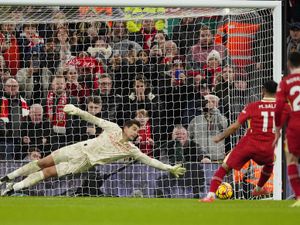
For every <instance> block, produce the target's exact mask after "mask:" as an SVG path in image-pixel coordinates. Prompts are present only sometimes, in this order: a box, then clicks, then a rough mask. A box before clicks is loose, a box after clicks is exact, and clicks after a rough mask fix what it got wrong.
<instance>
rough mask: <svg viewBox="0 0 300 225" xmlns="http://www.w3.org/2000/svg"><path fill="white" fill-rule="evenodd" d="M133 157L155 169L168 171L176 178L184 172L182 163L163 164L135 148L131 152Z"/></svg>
mask: <svg viewBox="0 0 300 225" xmlns="http://www.w3.org/2000/svg"><path fill="white" fill-rule="evenodd" d="M133 157H134V158H135V159H136V160H138V161H140V162H142V163H144V164H146V165H148V166H151V167H154V168H156V169H160V170H164V171H168V172H170V173H172V174H173V175H174V176H175V177H177V178H178V177H179V176H181V175H183V174H184V173H185V171H186V169H185V168H184V167H182V165H180V164H178V165H175V166H171V165H168V164H164V163H162V162H161V161H159V160H156V159H153V158H150V157H149V156H147V155H146V154H144V153H142V152H141V151H140V150H138V149H136V150H135V152H134V153H133Z"/></svg>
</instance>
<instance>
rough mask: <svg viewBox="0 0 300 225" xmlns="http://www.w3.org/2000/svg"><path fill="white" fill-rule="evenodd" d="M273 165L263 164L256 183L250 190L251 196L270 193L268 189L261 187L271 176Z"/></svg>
mask: <svg viewBox="0 0 300 225" xmlns="http://www.w3.org/2000/svg"><path fill="white" fill-rule="evenodd" d="M273 167H274V165H273V163H270V164H266V165H264V166H263V168H262V170H261V173H260V177H259V180H258V183H257V185H256V186H255V188H254V189H253V191H252V196H253V197H256V196H262V195H269V194H271V193H270V192H269V191H268V190H266V189H265V188H263V187H264V185H265V184H266V183H267V181H268V180H269V178H270V177H271V175H272V172H273Z"/></svg>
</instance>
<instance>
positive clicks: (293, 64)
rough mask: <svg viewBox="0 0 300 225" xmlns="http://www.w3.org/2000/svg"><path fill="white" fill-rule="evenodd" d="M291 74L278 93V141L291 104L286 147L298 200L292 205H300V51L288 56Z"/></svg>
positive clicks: (288, 168)
mask: <svg viewBox="0 0 300 225" xmlns="http://www.w3.org/2000/svg"><path fill="white" fill-rule="evenodd" d="M288 69H289V71H290V74H289V75H288V76H286V77H284V78H283V79H282V81H281V82H280V85H279V87H278V90H277V93H276V109H275V125H276V138H275V142H274V144H276V143H277V141H278V138H279V136H280V130H281V121H282V120H283V116H284V115H283V113H284V107H285V104H286V103H288V104H289V106H290V108H291V109H290V112H289V121H288V123H287V128H286V140H285V141H286V145H285V146H286V149H285V156H286V161H287V171H288V177H289V180H290V183H291V186H292V188H293V191H294V193H295V197H296V199H297V201H296V202H295V203H294V204H293V205H292V207H300V176H299V171H298V162H299V158H300V53H299V52H293V53H291V54H290V55H289V57H288Z"/></svg>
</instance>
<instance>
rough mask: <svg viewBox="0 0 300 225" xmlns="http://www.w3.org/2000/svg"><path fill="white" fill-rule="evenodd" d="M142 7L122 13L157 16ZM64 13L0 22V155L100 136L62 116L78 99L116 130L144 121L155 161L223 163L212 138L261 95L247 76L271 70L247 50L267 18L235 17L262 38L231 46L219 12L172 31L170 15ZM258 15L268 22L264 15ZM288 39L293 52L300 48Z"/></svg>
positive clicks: (26, 154) (141, 142)
mask: <svg viewBox="0 0 300 225" xmlns="http://www.w3.org/2000/svg"><path fill="white" fill-rule="evenodd" d="M139 9H140V8H135V9H132V8H130V9H128V8H126V9H124V10H123V13H124V14H125V17H127V18H130V16H131V17H134V16H135V13H137V14H139V15H140V14H141V13H143V12H144V11H147V10H148V11H147V12H148V13H149V12H152V11H151V8H144V9H141V10H142V11H139ZM78 10H79V12H78V13H82V12H84V11H80V10H81V9H80V8H79V9H78ZM112 10H114V9H112ZM143 10H144V11H143ZM164 10H165V9H159V10H158V9H156V11H155V12H156V13H157V12H158V13H163V12H164ZM66 13H67V12H65V11H63V10H57V9H56V10H55V11H53V12H52V13H51V15H52V19H53V21H57V20H55V19H59V20H58V21H59V22H49V23H42V24H38V23H24V24H18V25H17V24H15V23H3V24H1V25H0V94H1V96H0V97H1V99H0V105H1V111H0V119H1V121H0V129H1V130H0V131H1V134H3V135H1V137H0V159H24V158H25V159H32V158H34V159H36V158H38V157H41V156H45V155H47V154H50V153H51V152H53V151H54V150H56V149H58V148H60V147H63V146H65V145H68V144H72V143H75V142H78V141H82V140H86V139H88V138H92V137H96V136H98V135H101V132H102V130H101V129H100V128H97V127H95V126H94V125H92V124H88V123H86V122H84V121H81V120H80V119H79V118H76V117H74V116H72V117H71V116H68V115H66V114H65V113H64V112H63V107H64V105H66V104H74V105H76V106H79V107H81V108H82V109H85V110H87V111H88V112H90V113H92V114H93V115H95V116H97V117H101V118H103V119H106V120H109V121H112V122H116V123H118V124H119V125H120V126H122V125H123V122H124V121H125V120H127V119H133V118H136V119H138V120H139V121H140V122H141V124H142V127H141V128H142V129H141V130H140V134H139V137H138V138H137V140H136V141H135V144H136V145H138V146H139V147H140V149H141V150H142V151H143V152H145V153H146V154H148V155H150V156H151V157H158V158H161V159H164V158H165V157H167V158H168V161H169V162H170V163H178V162H186V161H193V162H194V161H195V162H203V163H205V162H211V161H214V162H219V161H221V160H223V158H224V156H225V150H226V149H227V148H226V142H224V143H220V144H218V145H216V144H214V143H212V141H211V136H212V135H215V134H216V133H218V132H221V131H222V130H223V129H225V128H226V127H227V124H228V122H229V121H232V120H233V119H236V116H237V114H238V113H239V112H240V111H241V109H242V108H243V107H244V106H245V104H247V103H249V102H250V101H253V100H256V99H257V97H258V96H259V92H257V91H256V90H255V89H251V88H250V86H251V85H253V83H250V82H249V80H252V81H253V82H256V81H254V80H255V76H256V75H257V74H259V73H260V72H263V71H264V72H265V71H270V70H271V68H269V67H267V66H266V65H264V64H263V63H261V60H262V59H261V58H259V57H258V55H262V52H259V53H257V52H254V51H253V52H249V51H250V50H252V49H254V48H255V47H257V45H258V44H261V45H262V44H263V43H257V39H258V38H259V37H260V36H259V37H258V34H259V33H260V32H262V31H263V30H264V29H265V28H264V27H263V25H261V24H263V23H258V22H257V21H256V20H253V19H252V18H253V17H252V15H251V16H249V18H250V19H249V20H247V18H248V17H246V19H245V20H243V22H241V21H236V22H235V25H236V26H237V25H238V23H239V26H240V27H239V29H237V30H235V32H236V34H237V35H239V36H240V37H241V36H243V35H244V36H247V37H248V36H251V37H252V36H253V38H254V39H255V40H256V41H252V40H249V39H247V40H246V39H245V40H244V41H246V43H244V44H245V45H244V46H243V45H241V46H232V45H230V44H229V43H231V42H232V41H233V40H231V39H230V36H228V34H227V33H226V29H225V28H224V29H220V27H226V26H229V24H228V23H227V22H228V21H227V22H226V20H223V19H224V18H223V17H222V18H217V19H216V18H214V20H216V21H214V23H211V24H210V22H209V21H208V22H207V17H198V18H189V17H186V18H181V19H177V23H176V24H172V25H171V26H170V25H169V27H168V30H167V23H168V22H169V21H170V20H169V19H166V20H165V19H164V20H162V19H149V18H147V19H142V17H139V18H140V19H139V21H136V20H132V21H131V20H124V21H117V20H114V21H112V22H110V21H108V22H101V21H93V22H88V21H86V22H66V20H65V18H66ZM105 13H107V12H105ZM265 14H266V13H265ZM253 16H254V17H255V18H257V17H259V16H260V18H261V19H262V20H263V19H264V13H261V14H260V15H253ZM211 19H212V18H211ZM172 21H173V22H174V21H175V20H172ZM224 21H225V22H224ZM216 22H217V26H216V25H215V23H216ZM174 23H175V22H174ZM250 23H252V27H251V29H248V30H247V26H248V25H247V24H250ZM267 23H270V24H271V22H270V21H267V20H266V21H265V23H264V24H267ZM213 24H214V25H213ZM294 28H299V30H300V25H299V26H298V23H294V25H293V29H294ZM243 32H244V33H243ZM270 32H271V31H270ZM293 32H294V31H293ZM294 33H295V32H294ZM294 33H293V35H292V33H291V39H292V40H293V41H294V39H295V37H296V36H297V34H294ZM299 33H300V32H299ZM266 35H268V34H267V33H266ZM298 36H299V37H300V35H298ZM269 38H270V39H272V37H271V36H270V37H269ZM299 40H300V38H299ZM290 43H291V44H289V46H290V47H289V49H298V48H299V46H300V44H299V45H298V47H297V46H296V47H294V45H293V46H292V42H290ZM293 43H294V42H293ZM252 44H253V46H252ZM233 47H235V48H236V49H233ZM238 48H243V49H238ZM244 48H245V49H244ZM244 51H247V54H242V53H243V52H244ZM237 52H241V55H239V54H238V53H237ZM269 54H271V55H272V53H271V52H270V53H269ZM240 58H243V60H244V59H245V58H247V64H245V61H243V60H240ZM245 65H247V66H245ZM251 68H255V73H251V72H249V70H250V69H251ZM266 74H268V73H266ZM266 78H267V77H266ZM261 79H262V78H261ZM258 84H259V82H258V81H257V83H255V85H258Z"/></svg>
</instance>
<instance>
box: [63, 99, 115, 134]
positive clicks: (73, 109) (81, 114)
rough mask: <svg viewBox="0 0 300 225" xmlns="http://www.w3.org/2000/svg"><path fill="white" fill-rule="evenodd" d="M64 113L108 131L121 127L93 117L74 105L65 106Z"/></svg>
mask: <svg viewBox="0 0 300 225" xmlns="http://www.w3.org/2000/svg"><path fill="white" fill-rule="evenodd" d="M64 112H65V113H67V114H69V115H75V116H79V117H80V118H82V119H83V120H85V121H87V122H89V123H92V124H95V125H96V126H98V127H101V128H103V129H104V130H107V129H112V130H115V129H120V127H119V126H118V125H117V124H116V123H112V122H109V121H107V120H104V119H101V118H98V117H96V116H93V115H92V114H90V113H88V112H86V111H83V110H81V109H79V108H78V107H76V106H74V105H72V104H67V105H65V107H64Z"/></svg>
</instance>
